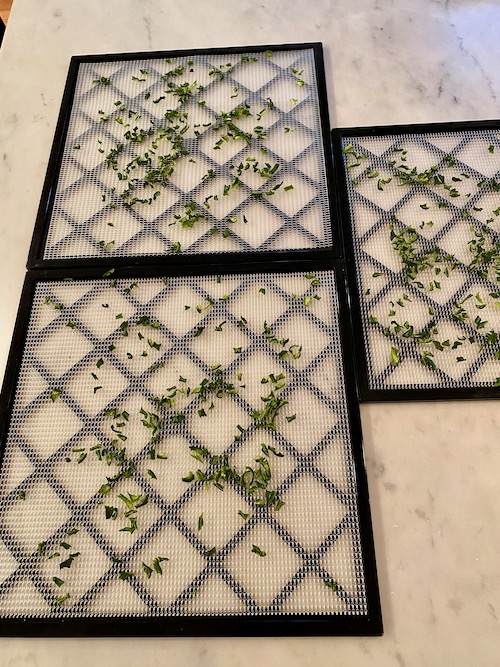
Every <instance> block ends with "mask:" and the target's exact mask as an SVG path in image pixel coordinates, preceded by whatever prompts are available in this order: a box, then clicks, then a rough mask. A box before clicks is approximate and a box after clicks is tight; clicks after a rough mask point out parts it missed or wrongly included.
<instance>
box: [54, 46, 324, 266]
mask: <svg viewBox="0 0 500 667" xmlns="http://www.w3.org/2000/svg"><path fill="white" fill-rule="evenodd" d="M266 54H267V55H266ZM331 243H332V236H331V223H330V213H329V203H328V195H327V181H326V173H325V163H324V149H323V143H322V132H321V125H320V112H319V101H318V89H317V79H316V69H315V63H314V51H313V50H312V49H302V50H295V51H276V52H266V53H253V54H244V53H243V54H240V53H237V54H228V55H224V56H220V55H196V56H192V57H183V58H174V59H164V58H163V59H155V60H153V59H145V60H130V61H128V60H125V61H121V62H109V61H104V62H97V63H83V64H81V65H80V67H79V72H78V79H77V83H76V90H75V96H74V99H73V103H72V109H71V115H70V121H69V128H68V133H67V138H66V144H65V147H64V151H63V155H62V162H61V166H60V174H59V181H58V184H57V190H56V195H55V202H54V207H53V210H52V214H51V219H50V224H49V230H48V235H47V240H46V245H45V250H44V259H62V258H66V259H67V258H83V257H128V256H134V255H164V254H169V253H178V252H183V253H188V254H196V253H213V252H245V251H267V250H286V249H307V248H320V247H327V246H330V245H331Z"/></svg>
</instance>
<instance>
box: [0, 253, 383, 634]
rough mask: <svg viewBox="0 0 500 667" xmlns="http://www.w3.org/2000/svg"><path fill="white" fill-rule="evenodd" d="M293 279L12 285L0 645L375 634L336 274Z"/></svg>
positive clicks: (63, 280) (1, 474)
mask: <svg viewBox="0 0 500 667" xmlns="http://www.w3.org/2000/svg"><path fill="white" fill-rule="evenodd" d="M303 266H305V265H299V264H298V263H297V262H295V263H290V265H289V266H288V267H282V268H281V269H279V270H270V271H265V272H263V271H262V269H261V268H260V270H259V272H255V271H253V270H251V269H249V268H248V267H247V268H246V269H242V268H241V267H240V270H237V271H234V270H231V271H230V272H229V273H228V270H226V272H225V273H222V274H221V275H217V274H213V275H204V274H202V272H201V269H199V270H197V271H191V272H190V275H183V276H180V275H175V274H174V273H173V272H172V271H170V272H169V271H167V272H166V273H161V272H159V271H158V270H153V269H144V268H142V269H127V270H124V269H122V270H119V269H117V270H110V271H107V272H106V273H105V275H104V276H103V273H102V270H101V271H96V270H94V271H90V270H77V269H75V270H73V271H72V272H69V271H66V270H64V271H62V270H52V271H39V272H29V273H28V275H27V278H26V283H25V288H24V292H23V296H22V301H21V307H20V312H19V316H18V321H17V324H16V332H15V336H14V341H13V345H12V350H11V355H10V358H9V363H8V368H7V374H6V378H5V382H4V390H3V402H2V405H1V414H0V416H1V418H2V419H1V423H2V428H3V430H2V433H1V437H2V459H1V468H0V616H1V618H2V622H1V624H0V632H1V633H2V634H19V633H22V634H33V635H42V634H43V635H46V634H49V635H50V634H52V635H82V634H118V635H121V634H123V635H129V634H141V635H142V634H205V635H206V634H223V635H224V634H228V635H234V634H237V635H246V634H247V635H251V634H264V635H273V634H292V635H296V634H380V633H381V629H382V626H381V617H380V606H379V599H378V590H377V584H376V573H375V561H374V553H373V543H372V534H371V527H370V517H369V506H368V495H367V487H366V477H365V470H364V465H363V458H362V449H361V432H360V424H359V414H358V408H357V403H356V397H355V388H354V386H353V379H352V376H353V372H352V368H351V360H350V359H351V357H350V354H351V351H350V346H349V335H348V331H347V327H346V325H345V322H346V308H347V304H346V301H345V294H344V276H343V270H342V268H341V266H336V267H334V268H329V267H327V266H323V267H322V268H321V267H320V268H319V269H318V268H316V269H312V268H311V266H310V265H309V267H307V266H306V267H305V268H303ZM242 271H245V272H242ZM195 274H197V275H195Z"/></svg>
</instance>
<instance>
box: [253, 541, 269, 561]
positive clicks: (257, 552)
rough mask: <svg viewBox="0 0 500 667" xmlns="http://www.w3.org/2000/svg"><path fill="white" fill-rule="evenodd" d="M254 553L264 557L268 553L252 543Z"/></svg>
mask: <svg viewBox="0 0 500 667" xmlns="http://www.w3.org/2000/svg"><path fill="white" fill-rule="evenodd" d="M252 553H254V554H257V555H258V556H260V557H261V558H264V556H265V555H266V552H265V551H263V550H262V549H261V548H260V547H258V546H257V545H256V544H252Z"/></svg>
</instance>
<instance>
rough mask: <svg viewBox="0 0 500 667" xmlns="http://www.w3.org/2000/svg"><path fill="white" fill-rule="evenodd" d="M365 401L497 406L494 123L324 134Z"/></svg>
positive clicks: (499, 343)
mask: <svg viewBox="0 0 500 667" xmlns="http://www.w3.org/2000/svg"><path fill="white" fill-rule="evenodd" d="M334 150H335V162H336V167H337V170H336V173H337V176H338V178H339V181H340V183H339V191H340V202H341V211H342V230H343V237H344V242H345V252H346V263H347V270H348V277H349V286H350V295H351V303H352V323H353V338H354V341H355V349H356V352H357V360H358V383H359V387H360V396H361V398H362V399H364V400H400V399H429V398H487V397H498V396H499V386H500V161H499V156H500V124H499V122H498V121H484V122H470V123H451V124H449V123H448V124H432V125H408V126H406V125H405V126H395V127H371V128H370V127H365V128H363V127H361V128H351V129H341V130H336V131H334Z"/></svg>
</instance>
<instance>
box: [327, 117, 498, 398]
mask: <svg viewBox="0 0 500 667" xmlns="http://www.w3.org/2000/svg"><path fill="white" fill-rule="evenodd" d="M498 129H500V119H499V120H496V119H486V120H472V121H453V122H444V123H417V124H415V123H413V124H403V125H372V126H366V127H364V126H355V127H346V128H334V129H333V130H332V143H333V152H334V164H335V166H336V168H335V175H336V179H337V194H338V199H337V201H338V206H339V208H338V218H339V220H340V226H341V234H340V237H341V241H342V245H343V249H344V258H345V260H344V261H345V267H346V276H347V294H348V299H349V306H350V307H349V309H348V312H349V316H350V326H351V336H352V340H353V341H354V359H355V369H356V378H357V391H358V399H359V401H360V402H400V401H430V400H464V399H465V400H478V399H498V398H500V387H467V388H463V387H460V388H459V387H456V388H453V387H451V388H443V387H429V388H428V387H419V388H408V387H402V388H400V387H397V386H395V387H394V388H391V389H373V388H371V387H370V386H369V383H368V355H367V351H366V347H365V338H364V335H363V322H362V317H361V301H360V297H359V290H358V288H357V279H356V263H355V259H354V237H353V234H352V227H351V224H350V219H351V218H350V206H349V198H348V194H347V192H348V191H347V181H346V173H345V169H344V167H343V152H342V139H344V138H349V137H352V138H356V137H367V136H371V137H375V136H387V135H397V134H401V135H405V134H409V135H411V134H432V133H438V132H439V133H452V132H465V131H470V130H498Z"/></svg>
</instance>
